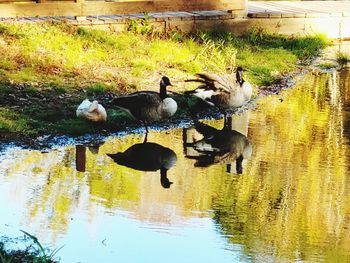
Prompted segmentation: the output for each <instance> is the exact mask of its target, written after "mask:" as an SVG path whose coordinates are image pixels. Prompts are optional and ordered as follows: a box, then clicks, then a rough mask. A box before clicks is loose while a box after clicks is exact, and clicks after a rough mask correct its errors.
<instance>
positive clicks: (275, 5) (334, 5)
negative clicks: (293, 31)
mask: <svg viewBox="0 0 350 263" xmlns="http://www.w3.org/2000/svg"><path fill="white" fill-rule="evenodd" d="M248 16H249V17H263V16H264V17H266V16H271V17H276V16H281V17H325V16H338V17H341V16H344V17H348V16H350V1H248Z"/></svg>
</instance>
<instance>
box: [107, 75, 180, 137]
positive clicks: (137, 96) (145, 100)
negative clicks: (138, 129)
mask: <svg viewBox="0 0 350 263" xmlns="http://www.w3.org/2000/svg"><path fill="white" fill-rule="evenodd" d="M167 86H172V85H171V83H170V80H169V78H168V77H165V76H164V77H162V79H161V81H160V91H159V93H158V92H154V91H139V92H135V93H132V94H130V95H126V96H121V97H117V98H114V99H113V100H112V101H111V103H112V104H113V105H114V106H117V107H119V108H121V109H123V110H125V111H127V112H128V113H130V114H131V115H132V116H133V117H134V118H135V119H138V120H140V121H141V122H142V123H143V125H144V126H145V128H146V132H148V128H147V123H148V122H151V121H159V120H161V119H165V118H169V117H171V116H173V115H174V114H175V112H176V110H177V103H176V101H175V100H174V99H172V98H170V97H168V95H167V89H166V88H167Z"/></svg>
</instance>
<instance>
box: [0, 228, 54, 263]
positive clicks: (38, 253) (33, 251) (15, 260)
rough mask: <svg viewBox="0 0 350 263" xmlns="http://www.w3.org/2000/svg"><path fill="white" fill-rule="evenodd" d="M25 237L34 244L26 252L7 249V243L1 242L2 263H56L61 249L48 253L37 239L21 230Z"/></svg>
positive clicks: (0, 254)
mask: <svg viewBox="0 0 350 263" xmlns="http://www.w3.org/2000/svg"><path fill="white" fill-rule="evenodd" d="M21 231H22V232H23V233H24V234H25V236H27V237H28V238H29V239H30V240H31V241H32V243H31V244H29V246H28V247H27V248H26V249H24V250H12V251H9V250H7V249H5V243H4V242H3V241H1V242H0V263H22V262H32V263H55V262H58V261H56V260H55V258H56V255H57V253H58V252H59V250H60V249H61V248H58V249H54V250H53V251H48V250H47V249H45V248H44V247H43V246H42V244H41V243H40V242H39V240H38V239H37V237H35V236H33V235H31V234H29V233H27V232H25V231H23V230H21Z"/></svg>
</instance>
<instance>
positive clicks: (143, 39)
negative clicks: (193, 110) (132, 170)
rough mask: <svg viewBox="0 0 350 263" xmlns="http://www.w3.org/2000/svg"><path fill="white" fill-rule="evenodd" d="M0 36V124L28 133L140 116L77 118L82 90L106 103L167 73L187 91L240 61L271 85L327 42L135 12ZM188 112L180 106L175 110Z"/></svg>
mask: <svg viewBox="0 0 350 263" xmlns="http://www.w3.org/2000/svg"><path fill="white" fill-rule="evenodd" d="M0 43H1V49H0V56H1V61H0V131H1V132H8V133H19V134H24V135H29V136H33V135H35V134H37V135H38V134H42V133H54V134H56V133H64V134H83V133H86V132H98V131H100V130H102V129H103V130H107V131H109V130H113V131H115V130H116V129H122V128H123V127H124V126H125V125H128V124H130V123H135V122H134V121H133V120H130V119H128V118H127V117H126V116H124V115H123V114H120V113H115V112H114V110H113V109H110V108H109V107H107V110H108V111H109V112H108V114H109V116H111V117H110V118H108V122H107V123H106V124H101V125H96V124H93V123H88V122H85V121H83V120H77V119H76V117H75V109H76V107H77V106H78V105H79V103H80V102H81V101H82V100H83V99H84V98H90V99H95V98H97V99H99V100H100V101H101V102H102V103H104V105H106V106H108V99H106V96H105V95H107V94H125V93H130V92H134V91H137V90H144V89H153V90H156V89H158V85H159V84H158V83H159V80H160V77H161V76H162V75H168V76H169V77H170V78H171V80H172V82H173V83H175V85H176V86H175V87H173V88H172V89H173V90H175V91H177V92H179V93H181V92H182V91H184V90H186V89H189V88H191V86H190V84H189V83H185V82H184V81H183V80H185V79H187V78H191V77H193V75H194V74H195V73H198V72H202V71H206V72H214V73H226V72H229V71H232V69H233V68H234V67H235V66H237V65H242V66H243V67H244V68H245V70H246V78H247V79H248V80H249V81H250V82H252V83H253V84H254V85H255V86H261V85H270V84H273V83H276V82H279V81H280V79H281V78H282V76H285V75H287V74H290V73H293V72H294V71H296V69H297V68H298V65H297V64H298V62H299V61H300V60H302V61H309V60H310V59H311V58H313V57H314V56H316V55H317V54H318V52H319V50H320V49H321V48H323V47H324V46H325V45H326V44H327V43H326V40H325V39H324V38H323V37H321V36H316V37H298V38H292V37H285V36H281V35H274V34H267V33H265V32H263V31H262V30H252V31H251V32H249V33H248V34H246V35H245V36H242V37H237V36H235V35H234V34H232V33H228V32H196V33H190V34H183V33H181V32H169V33H167V34H159V33H157V32H154V31H153V29H152V27H151V26H150V24H148V23H147V21H143V22H142V21H141V22H140V21H136V20H135V21H133V22H132V23H131V24H130V25H129V31H127V32H123V33H113V32H105V31H100V30H90V29H85V28H79V27H75V26H73V25H69V24H66V23H55V22H46V23H35V24H34V23H27V24H20V23H18V24H17V23H0ZM9 96H10V97H9ZM107 97H108V96H107ZM9 98H12V99H11V100H9ZM185 115H186V113H185V112H184V111H179V113H178V114H177V115H176V116H175V117H174V118H178V117H183V116H185ZM77 127H79V128H77Z"/></svg>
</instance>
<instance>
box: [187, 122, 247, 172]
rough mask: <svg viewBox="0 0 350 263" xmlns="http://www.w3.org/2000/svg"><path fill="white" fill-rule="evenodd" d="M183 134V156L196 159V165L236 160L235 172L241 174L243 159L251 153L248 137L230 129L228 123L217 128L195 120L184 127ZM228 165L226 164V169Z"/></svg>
mask: <svg viewBox="0 0 350 263" xmlns="http://www.w3.org/2000/svg"><path fill="white" fill-rule="evenodd" d="M194 132H195V133H194ZM183 135H184V136H183V143H184V153H185V156H186V158H189V159H194V160H196V162H195V164H194V165H195V166H196V167H208V166H210V165H212V164H217V163H225V164H228V163H230V162H233V161H236V173H237V174H241V173H242V172H243V166H242V162H243V159H249V158H250V157H251V154H252V145H251V143H250V142H249V140H248V138H247V137H246V136H245V135H243V134H242V133H240V132H238V131H235V130H231V129H230V128H229V125H224V128H223V129H221V130H218V129H215V128H214V127H211V126H209V125H206V124H204V123H201V122H198V121H197V122H196V123H195V125H194V128H190V129H184V134H183ZM198 135H200V136H201V138H200V139H198V138H196V137H198ZM230 166H231V165H230V164H228V169H230Z"/></svg>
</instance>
